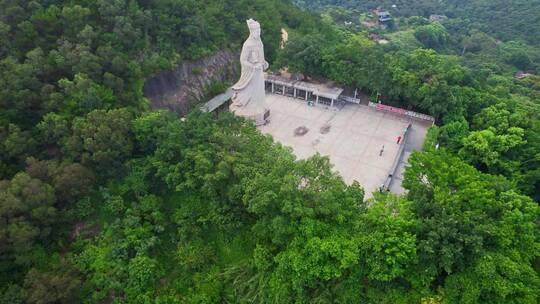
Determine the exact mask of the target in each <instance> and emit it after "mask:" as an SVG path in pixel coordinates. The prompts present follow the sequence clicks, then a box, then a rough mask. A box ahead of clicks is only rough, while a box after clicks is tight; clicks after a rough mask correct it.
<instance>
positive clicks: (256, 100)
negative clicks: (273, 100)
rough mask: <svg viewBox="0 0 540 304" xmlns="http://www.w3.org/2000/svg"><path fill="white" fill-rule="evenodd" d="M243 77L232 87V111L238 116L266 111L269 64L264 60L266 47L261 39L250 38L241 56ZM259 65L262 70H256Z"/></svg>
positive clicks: (245, 43)
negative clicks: (266, 85) (265, 78)
mask: <svg viewBox="0 0 540 304" xmlns="http://www.w3.org/2000/svg"><path fill="white" fill-rule="evenodd" d="M240 64H241V67H242V75H241V76H240V80H238V82H237V83H236V84H235V85H234V86H233V87H232V89H233V92H234V95H233V97H232V104H231V110H232V111H233V112H235V113H237V114H241V115H246V116H252V115H258V114H260V113H264V111H266V103H265V92H264V71H263V70H264V69H266V68H268V63H267V62H266V61H265V60H264V47H263V43H262V41H261V39H254V38H251V37H250V38H248V40H246V42H244V46H243V47H242V54H241V55H240ZM256 65H258V66H260V67H261V68H256V67H255V66H256Z"/></svg>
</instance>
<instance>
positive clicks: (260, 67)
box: [253, 63, 264, 70]
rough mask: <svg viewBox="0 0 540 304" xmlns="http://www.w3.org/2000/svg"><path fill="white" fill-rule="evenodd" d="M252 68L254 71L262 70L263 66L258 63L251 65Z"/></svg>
mask: <svg viewBox="0 0 540 304" xmlns="http://www.w3.org/2000/svg"><path fill="white" fill-rule="evenodd" d="M253 68H255V69H256V70H262V69H263V68H264V67H263V65H262V64H260V63H255V64H254V65H253Z"/></svg>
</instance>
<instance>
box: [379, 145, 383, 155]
mask: <svg viewBox="0 0 540 304" xmlns="http://www.w3.org/2000/svg"><path fill="white" fill-rule="evenodd" d="M383 152H384V145H383V146H382V148H381V151H380V152H379V156H382V154H383Z"/></svg>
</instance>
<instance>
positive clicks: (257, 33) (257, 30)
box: [246, 19, 261, 38]
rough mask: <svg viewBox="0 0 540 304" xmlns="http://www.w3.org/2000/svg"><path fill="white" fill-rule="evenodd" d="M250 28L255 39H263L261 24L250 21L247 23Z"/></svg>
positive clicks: (250, 32)
mask: <svg viewBox="0 0 540 304" xmlns="http://www.w3.org/2000/svg"><path fill="white" fill-rule="evenodd" d="M246 22H247V25H248V28H249V34H250V36H251V37H253V38H260V37H261V25H260V24H259V22H257V21H255V20H253V19H249V20H247V21H246Z"/></svg>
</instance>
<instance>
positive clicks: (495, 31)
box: [295, 0, 540, 45]
mask: <svg viewBox="0 0 540 304" xmlns="http://www.w3.org/2000/svg"><path fill="white" fill-rule="evenodd" d="M295 3H297V4H298V5H300V6H302V7H308V8H317V9H324V8H328V7H332V6H334V7H344V8H347V9H354V10H363V11H367V10H372V9H376V8H378V7H380V8H382V9H386V10H388V11H390V13H392V14H393V15H394V16H405V17H410V16H423V17H429V16H430V15H431V14H438V15H447V16H448V17H450V18H461V19H468V20H469V21H470V22H472V23H473V24H474V25H476V26H478V27H479V28H480V29H481V30H482V31H484V32H486V33H490V34H492V35H493V36H495V37H496V38H498V39H502V40H505V41H509V40H522V41H526V42H527V43H530V44H535V45H538V44H540V28H539V27H538V24H539V23H540V16H538V11H539V10H540V1H538V0H511V1H505V0H442V1H441V0H415V1H393V0H381V1H378V0H313V1H312V0H295ZM393 5H396V7H395V8H394V7H393Z"/></svg>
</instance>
